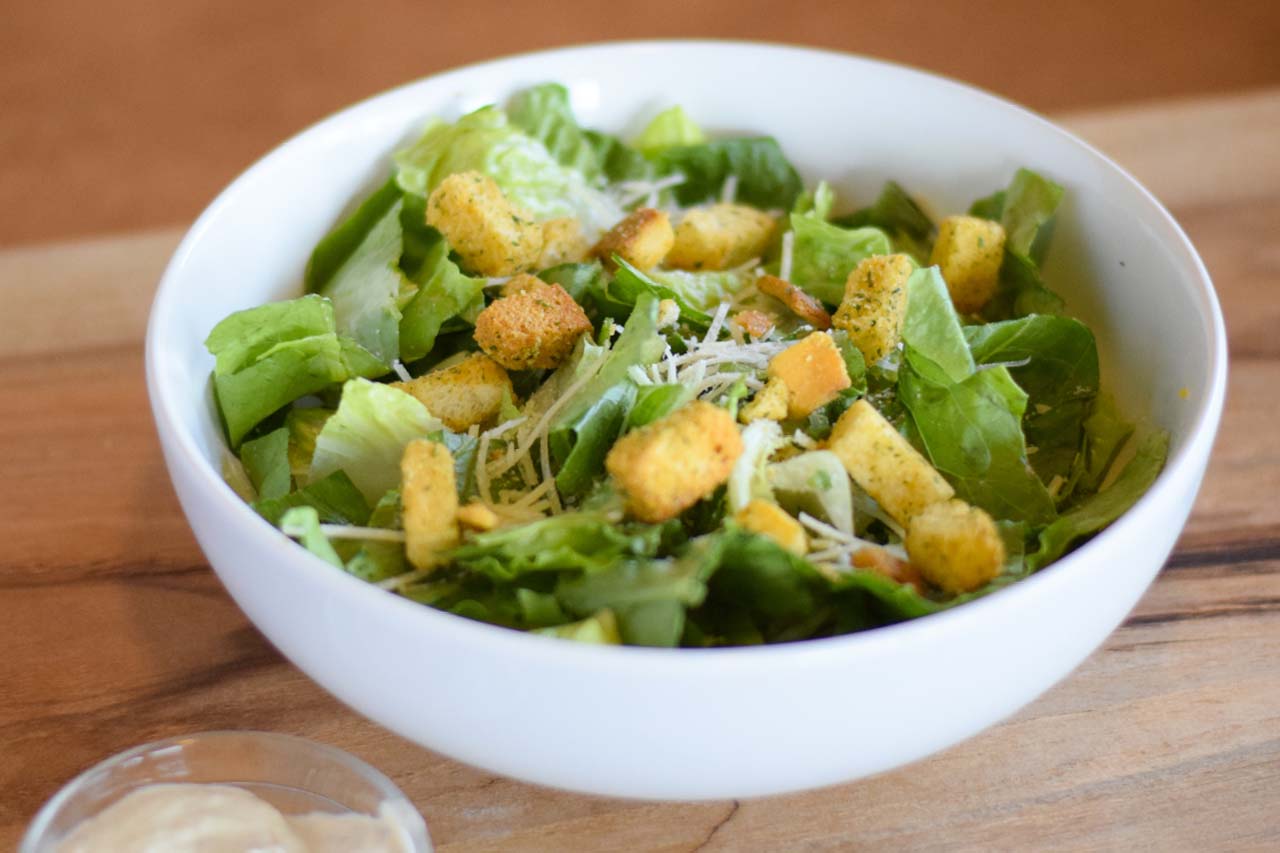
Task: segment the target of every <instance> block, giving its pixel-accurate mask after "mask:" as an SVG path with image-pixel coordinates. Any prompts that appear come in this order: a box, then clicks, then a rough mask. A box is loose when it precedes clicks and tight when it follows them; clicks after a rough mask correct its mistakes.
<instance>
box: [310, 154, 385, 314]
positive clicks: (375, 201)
mask: <svg viewBox="0 0 1280 853" xmlns="http://www.w3.org/2000/svg"><path fill="white" fill-rule="evenodd" d="M399 200H400V188H399V187H398V186H397V185H396V179H395V178H394V177H392V178H390V179H388V180H387V182H386V183H385V184H383V185H382V186H381V187H379V188H378V189H377V190H375V191H374V192H373V193H372V194H371V195H370V196H369V197H368V198H366V199H365V200H364V201H362V202H361V203H360V206H359V207H357V208H356V210H355V212H354V213H352V214H351V215H350V216H348V217H347V218H346V219H344V220H343V221H342V222H340V223H339V224H338V225H337V227H335V228H334V229H333V230H332V231H330V232H329V233H328V234H326V235H325V237H324V239H322V240H321V241H320V242H319V243H318V244H317V245H316V247H315V249H313V250H312V251H311V258H310V259H309V260H308V261H307V271H306V273H305V275H304V277H303V280H304V282H305V284H306V288H307V292H308V293H316V292H318V291H319V290H320V288H322V287H324V286H325V285H326V284H328V283H329V279H331V278H333V275H334V273H336V272H337V271H338V270H339V269H341V267H342V265H343V264H345V263H346V262H347V260H348V259H349V258H350V257H351V256H352V255H353V254H354V253H355V251H356V249H357V247H359V246H360V244H362V243H363V242H364V241H365V239H366V238H367V237H368V236H369V232H370V231H372V230H373V228H374V226H375V225H377V224H378V223H379V222H381V221H382V219H383V217H384V216H386V214H387V211H389V210H391V208H392V207H393V206H395V204H396V202H397V201H399Z"/></svg>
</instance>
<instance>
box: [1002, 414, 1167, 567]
mask: <svg viewBox="0 0 1280 853" xmlns="http://www.w3.org/2000/svg"><path fill="white" fill-rule="evenodd" d="M1168 455H1169V434H1168V433H1167V432H1154V433H1151V434H1150V435H1148V436H1147V437H1146V438H1144V439H1143V440H1142V441H1141V442H1140V443H1139V444H1138V449H1137V453H1136V454H1135V455H1134V457H1133V458H1132V459H1131V460H1129V463H1128V464H1127V465H1125V467H1124V470H1123V471H1121V472H1120V476H1118V477H1117V478H1116V480H1115V482H1113V483H1112V484H1111V485H1110V486H1108V487H1107V488H1105V489H1103V490H1102V491H1100V492H1098V493H1097V494H1096V495H1094V496H1093V497H1091V498H1088V499H1087V500H1085V501H1083V502H1081V503H1080V504H1078V505H1076V506H1075V507H1073V508H1072V509H1071V510H1070V511H1068V512H1066V513H1063V514H1062V516H1061V517H1060V518H1058V520H1057V521H1055V522H1053V523H1052V524H1050V525H1049V526H1048V527H1046V528H1045V529H1044V530H1042V531H1040V547H1039V549H1038V550H1036V551H1035V552H1034V553H1033V554H1031V555H1030V556H1029V557H1028V558H1027V564H1028V565H1029V566H1030V567H1031V569H1032V570H1036V569H1039V568H1041V567H1042V566H1046V565H1048V564H1049V563H1052V562H1053V561H1054V560H1056V559H1058V558H1059V557H1061V556H1062V555H1063V554H1064V553H1066V551H1067V549H1068V548H1069V547H1071V545H1072V543H1074V542H1075V541H1076V540H1078V539H1080V538H1081V537H1083V536H1087V535H1089V534H1091V533H1096V532H1097V531H1099V530H1101V529H1102V528H1104V527H1106V526H1107V525H1108V524H1110V523H1111V522H1113V521H1115V520H1116V519H1117V518H1119V517H1120V516H1121V515H1123V514H1124V513H1125V512H1126V511H1127V510H1128V509H1129V507H1131V506H1133V505H1134V504H1135V503H1137V502H1138V499H1139V498H1141V497H1142V496H1143V495H1144V494H1146V492H1147V489H1149V488H1151V484H1152V483H1154V482H1155V480H1156V477H1158V476H1159V475H1160V472H1161V471H1162V470H1163V469H1164V463H1165V458H1166V457H1167V456H1168Z"/></svg>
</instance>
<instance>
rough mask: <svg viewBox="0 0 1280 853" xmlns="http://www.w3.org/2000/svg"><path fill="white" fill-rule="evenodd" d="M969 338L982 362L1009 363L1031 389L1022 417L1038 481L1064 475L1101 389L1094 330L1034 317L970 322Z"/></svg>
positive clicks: (1074, 322)
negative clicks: (1099, 387) (1034, 449)
mask: <svg viewBox="0 0 1280 853" xmlns="http://www.w3.org/2000/svg"><path fill="white" fill-rule="evenodd" d="M964 335H965V339H966V340H967V341H968V342H969V346H970V348H971V349H972V351H973V356H974V358H975V359H977V361H978V362H979V363H982V364H990V363H993V362H1022V361H1025V362H1027V363H1026V364H1021V365H1010V366H1009V374H1010V375H1011V376H1012V377H1013V379H1014V381H1015V382H1017V383H1018V385H1019V386H1020V387H1021V388H1022V390H1024V391H1026V392H1027V396H1028V408H1027V413H1026V415H1025V417H1024V418H1023V431H1024V433H1025V434H1026V437H1027V444H1028V445H1031V446H1033V447H1035V448H1036V451H1035V453H1033V454H1031V456H1030V459H1031V464H1032V467H1034V468H1035V469H1036V473H1037V474H1039V475H1040V479H1042V480H1044V481H1046V482H1048V481H1049V480H1051V479H1052V478H1053V477H1062V478H1064V479H1065V478H1066V477H1067V475H1068V474H1069V473H1070V471H1071V466H1072V463H1073V462H1074V461H1075V458H1076V455H1077V454H1078V453H1079V451H1080V447H1081V442H1082V440H1083V435H1084V419H1085V416H1086V415H1087V414H1088V411H1089V408H1090V405H1091V401H1092V400H1093V398H1094V397H1095V396H1096V395H1097V393H1098V348H1097V345H1096V344H1095V343H1094V339H1093V333H1092V332H1090V331H1089V327H1088V326H1086V325H1084V324H1083V323H1081V322H1080V321H1079V320H1074V319H1071V318H1070V317H1052V316H1040V315H1032V316H1029V317H1024V318H1022V319H1020V320H1006V321H1004V322H1000V323H988V324H986V325H981V326H967V327H966V328H965V330H964Z"/></svg>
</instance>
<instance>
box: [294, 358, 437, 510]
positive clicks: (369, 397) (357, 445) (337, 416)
mask: <svg viewBox="0 0 1280 853" xmlns="http://www.w3.org/2000/svg"><path fill="white" fill-rule="evenodd" d="M443 429H444V426H443V424H442V423H441V422H440V420H439V419H438V418H436V417H435V416H433V415H432V414H431V413H430V412H429V411H427V407H426V406H424V405H422V403H420V402H418V400H417V399H416V398H415V397H413V396H411V395H409V394H406V393H405V392H404V391H401V390H399V389H398V388H392V387H391V386H390V385H382V384H379V383H377V382H369V381H368V380H365V379H353V380H351V381H349V382H347V383H346V384H345V385H343V386H342V400H341V402H340V403H339V404H338V410H337V411H336V412H334V413H333V416H332V417H331V418H329V420H327V421H326V422H325V425H324V427H323V428H322V429H321V430H320V434H319V435H318V436H316V450H315V455H314V456H313V457H312V459H311V479H312V480H316V479H319V478H320V477H324V476H325V475H327V474H331V473H333V472H334V471H339V470H341V471H345V472H346V473H347V476H349V477H350V478H351V481H352V482H353V483H355V484H356V487H357V488H359V489H360V491H361V493H362V494H363V495H364V496H365V498H366V499H367V500H368V501H369V502H370V503H374V502H376V501H378V500H380V499H381V498H382V496H383V495H385V494H386V493H387V492H388V491H390V490H391V489H394V488H397V487H398V486H399V485H400V457H401V456H403V455H404V448H405V445H407V444H408V443H409V442H410V441H412V440H414V439H416V438H430V437H432V435H433V434H438V433H440V432H441V431H442V430H443Z"/></svg>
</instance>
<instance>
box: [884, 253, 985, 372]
mask: <svg viewBox="0 0 1280 853" xmlns="http://www.w3.org/2000/svg"><path fill="white" fill-rule="evenodd" d="M902 341H903V343H904V344H906V346H908V347H910V348H911V350H912V351H913V352H916V353H919V354H920V355H923V356H924V357H925V361H920V360H919V359H917V360H916V362H915V363H916V365H917V367H920V368H922V369H925V370H928V369H929V368H931V367H934V366H936V367H938V368H940V369H941V370H942V373H943V374H944V375H945V377H946V378H947V379H949V380H951V381H952V382H960V381H962V380H963V379H964V378H965V377H967V376H969V375H970V374H972V373H973V371H974V363H973V355H972V354H971V353H970V351H969V346H968V344H967V343H966V341H965V334H964V332H963V331H962V330H961V327H960V318H959V317H957V316H956V311H955V308H954V307H953V306H952V304H951V294H950V293H948V291H947V285H946V282H944V281H943V280H942V274H941V273H940V272H939V271H938V268H937V267H925V268H923V269H918V270H916V271H915V272H914V273H912V274H911V278H909V279H907V315H906V317H905V318H903V321H902Z"/></svg>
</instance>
